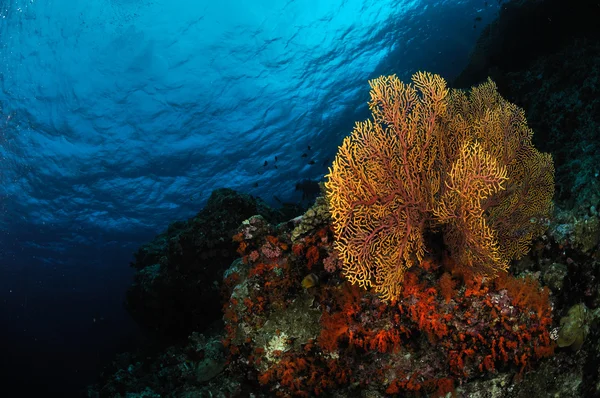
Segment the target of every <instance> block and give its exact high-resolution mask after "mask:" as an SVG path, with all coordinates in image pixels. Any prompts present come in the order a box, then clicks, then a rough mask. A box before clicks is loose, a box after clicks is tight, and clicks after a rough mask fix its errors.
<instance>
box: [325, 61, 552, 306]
mask: <svg viewBox="0 0 600 398" xmlns="http://www.w3.org/2000/svg"><path fill="white" fill-rule="evenodd" d="M369 83H370V85H371V92H370V94H371V101H370V102H369V108H370V110H371V113H372V115H373V117H372V120H367V121H364V122H358V123H357V124H356V126H355V128H354V131H353V132H352V134H351V135H350V136H348V137H346V138H345V139H344V141H343V143H342V145H341V146H340V147H339V150H338V154H337V156H336V158H335V160H334V162H333V166H332V167H331V168H330V170H329V174H328V175H327V182H326V184H325V185H326V188H327V197H328V200H329V203H330V209H331V214H332V219H333V227H334V231H335V235H336V239H337V242H336V248H337V250H338V251H339V254H340V260H341V261H342V263H343V268H344V273H345V275H346V277H347V278H348V279H349V280H350V281H351V282H352V283H357V284H358V285H360V286H361V287H365V288H369V287H373V288H374V289H375V291H376V292H378V293H380V294H381V295H382V297H383V298H384V299H394V298H397V297H398V295H399V293H400V289H401V287H402V281H403V276H404V273H405V272H406V270H407V269H408V268H411V267H413V266H415V265H417V266H418V265H419V264H420V263H421V261H422V260H423V257H424V255H425V252H426V250H427V248H426V241H425V235H424V234H425V233H426V232H427V231H431V230H439V231H442V233H443V236H444V241H445V243H446V245H447V247H448V248H449V250H450V252H451V253H452V255H453V257H454V258H455V260H456V261H457V263H459V264H461V266H462V267H464V268H465V269H468V270H470V271H471V272H472V273H474V274H477V275H494V274H495V273H497V272H498V271H500V270H505V269H506V268H507V267H508V265H509V262H510V261H511V260H512V259H518V258H520V257H521V256H523V255H524V254H526V253H527V251H528V245H529V243H530V241H531V239H532V238H533V237H534V236H536V235H538V234H540V233H542V232H543V230H544V228H545V220H546V219H547V217H549V215H550V213H551V212H552V196H553V194H554V166H553V163H552V158H551V157H550V155H548V154H543V153H540V152H539V151H537V150H536V149H535V148H534V147H533V145H532V143H531V137H532V131H531V129H530V128H529V127H528V126H527V122H526V119H525V115H524V112H523V110H521V109H520V108H519V107H517V106H516V105H514V104H511V103H510V102H508V101H506V100H504V99H503V98H502V97H501V96H500V95H499V94H498V91H497V88H496V85H495V84H494V83H493V82H492V81H491V80H488V81H487V82H485V83H483V84H481V85H480V86H478V87H474V88H473V89H472V90H471V91H470V93H466V92H463V91H460V90H450V89H448V88H447V86H446V82H445V81H444V79H443V78H441V77H440V76H438V75H434V74H430V73H425V72H419V73H416V74H415V75H413V77H412V83H409V84H405V83H403V82H402V81H400V80H399V79H398V78H397V77H396V76H382V77H380V78H378V79H375V80H372V81H370V82H369Z"/></svg>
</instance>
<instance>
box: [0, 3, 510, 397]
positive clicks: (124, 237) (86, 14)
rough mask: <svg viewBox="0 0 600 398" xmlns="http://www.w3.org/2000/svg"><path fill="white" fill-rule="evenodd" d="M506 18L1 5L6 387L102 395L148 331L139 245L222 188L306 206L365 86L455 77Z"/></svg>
mask: <svg viewBox="0 0 600 398" xmlns="http://www.w3.org/2000/svg"><path fill="white" fill-rule="evenodd" d="M488 3H489V4H488ZM498 7H499V5H498V4H497V2H496V1H489V2H485V1H474V0H472V1H456V0H451V1H450V0H449V1H384V0H378V1H372V2H367V1H355V0H346V1H335V0H331V1H316V0H314V1H290V0H286V1H279V0H269V1H264V0H262V1H258V0H255V1H241V0H237V1H234V0H221V1H218V2H207V1H203V0H194V1H191V0H189V1H186V0H156V1H150V0H85V1H83V0H47V1H41V0H27V1H24V0H10V1H6V0H0V83H1V87H2V89H1V90H0V210H1V213H0V233H1V235H0V267H1V268H0V270H1V276H0V303H1V304H2V307H1V308H0V317H1V321H2V323H1V325H2V332H1V333H2V335H1V336H0V352H2V353H3V362H4V363H5V366H3V368H2V369H1V370H2V381H3V386H7V387H6V388H7V389H18V390H19V391H21V392H22V393H25V394H26V393H28V392H32V391H42V390H45V391H49V392H53V393H58V392H60V393H64V394H67V395H68V394H73V393H74V391H77V390H78V389H81V388H83V387H84V386H85V385H86V384H87V383H89V382H92V381H94V378H95V377H96V376H97V374H98V373H99V371H100V369H101V367H102V366H103V365H104V364H106V362H107V361H109V360H110V359H111V358H112V357H113V356H114V353H115V352H116V351H118V350H120V349H121V348H122V347H123V346H124V344H125V346H126V343H127V342H128V339H130V338H132V337H133V338H135V336H136V328H135V325H134V324H133V322H132V321H131V320H130V319H129V317H128V315H127V314H126V312H125V311H124V310H123V309H122V301H123V294H124V291H125V289H126V288H127V286H128V285H129V283H130V281H131V279H130V278H131V275H132V272H131V271H130V269H129V268H128V262H129V261H130V260H131V256H132V253H133V252H134V250H135V249H136V248H137V247H138V246H139V245H140V244H142V243H144V242H146V241H148V240H149V239H151V238H152V237H153V236H154V235H155V234H156V233H158V232H160V231H162V230H163V229H164V228H165V227H166V226H167V225H168V223H169V222H171V221H173V220H176V219H186V218H188V217H190V216H192V215H193V214H195V213H196V212H197V211H198V210H200V209H201V208H202V206H203V205H204V203H205V201H206V199H207V197H208V195H210V193H211V191H212V190H213V189H215V188H219V187H229V188H233V189H236V190H238V191H241V192H245V193H250V194H252V195H255V196H260V197H262V198H263V199H264V200H265V201H267V202H268V203H270V204H272V205H277V204H278V203H279V202H278V201H289V202H298V201H300V200H301V193H300V192H296V191H295V190H294V187H295V184H296V182H298V181H299V180H302V179H314V180H318V179H320V178H321V177H322V176H323V175H324V174H325V173H326V172H327V167H328V166H329V162H330V161H331V159H332V158H333V155H334V154H335V150H336V148H337V146H338V145H339V144H340V143H341V140H342V138H343V137H344V136H345V135H347V134H348V133H349V131H350V129H351V128H352V126H353V124H354V122H355V121H356V120H360V119H364V118H365V117H366V110H367V109H366V101H367V100H368V84H367V81H368V79H370V78H374V77H377V76H379V75H381V74H391V73H396V74H397V75H399V76H400V77H401V78H403V79H406V78H408V77H409V76H410V75H411V74H412V73H414V72H415V71H417V70H427V71H430V72H434V73H439V74H441V75H442V76H444V77H445V78H447V79H452V78H453V77H455V76H456V75H457V74H458V73H459V72H460V71H461V70H462V68H463V67H464V66H465V65H466V63H467V61H468V55H469V52H470V51H471V50H472V49H473V46H474V43H475V40H476V38H477V36H478V35H479V33H480V31H481V29H482V28H483V27H484V26H485V25H486V24H487V23H488V22H490V21H491V20H492V18H493V17H495V16H496V14H497V11H498ZM477 17H479V18H481V20H480V21H479V20H478V21H475V18H477ZM309 146H310V149H309ZM303 154H306V156H305V157H303V156H302V155H303ZM275 157H277V161H275ZM275 166H277V167H275ZM67 395H64V396H67Z"/></svg>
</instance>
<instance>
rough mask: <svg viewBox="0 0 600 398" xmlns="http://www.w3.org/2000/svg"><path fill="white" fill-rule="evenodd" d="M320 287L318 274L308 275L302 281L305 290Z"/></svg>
mask: <svg viewBox="0 0 600 398" xmlns="http://www.w3.org/2000/svg"><path fill="white" fill-rule="evenodd" d="M318 285H319V277H318V276H317V275H316V274H312V273H311V274H308V275H306V276H305V277H304V279H302V287H303V288H305V289H310V288H311V287H315V286H318Z"/></svg>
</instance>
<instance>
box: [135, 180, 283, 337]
mask: <svg viewBox="0 0 600 398" xmlns="http://www.w3.org/2000/svg"><path fill="white" fill-rule="evenodd" d="M255 214H261V215H263V217H265V218H266V219H267V220H269V221H270V222H278V221H281V220H282V218H283V217H284V216H283V215H282V214H281V213H278V212H277V211H275V210H273V209H271V208H269V207H268V206H267V205H266V204H265V203H264V202H262V201H261V200H260V199H257V198H254V197H252V196H250V195H243V194H239V193H237V192H235V191H233V190H231V189H218V190H216V191H214V192H213V193H212V195H211V196H210V199H209V200H208V202H207V204H206V207H205V208H204V209H203V210H202V211H200V212H199V213H198V214H197V215H196V216H195V217H193V218H191V219H189V220H187V221H180V222H175V223H173V224H171V225H170V226H169V228H168V229H167V231H166V232H164V233H162V234H160V235H158V236H157V237H156V238H155V239H154V240H153V241H152V242H150V243H148V244H146V245H144V246H142V247H140V249H139V250H138V251H137V253H136V254H135V261H134V262H133V263H132V264H131V266H132V267H134V268H136V269H137V270H138V272H137V273H136V275H135V278H134V283H133V285H132V286H131V287H130V288H129V290H128V291H127V298H126V307H127V309H128V311H129V312H130V313H131V315H132V316H133V317H134V319H135V320H136V321H137V322H138V323H139V324H140V325H141V326H143V327H144V328H146V329H148V330H150V331H152V332H154V333H156V334H157V335H159V336H161V337H165V338H167V339H179V338H182V337H187V336H188V335H189V333H191V331H201V330H203V329H204V328H205V327H207V326H208V325H210V324H211V323H212V322H214V321H215V320H218V319H220V317H221V298H220V286H221V283H222V280H223V272H224V271H225V270H226V269H227V268H228V267H229V265H230V264H231V262H232V261H233V260H234V259H235V258H236V257H237V254H236V251H235V250H236V246H235V245H234V243H233V242H232V239H231V237H232V235H233V231H235V229H236V228H237V227H238V226H239V224H240V223H241V222H242V221H244V220H245V219H247V218H249V217H251V216H253V215H255Z"/></svg>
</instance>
